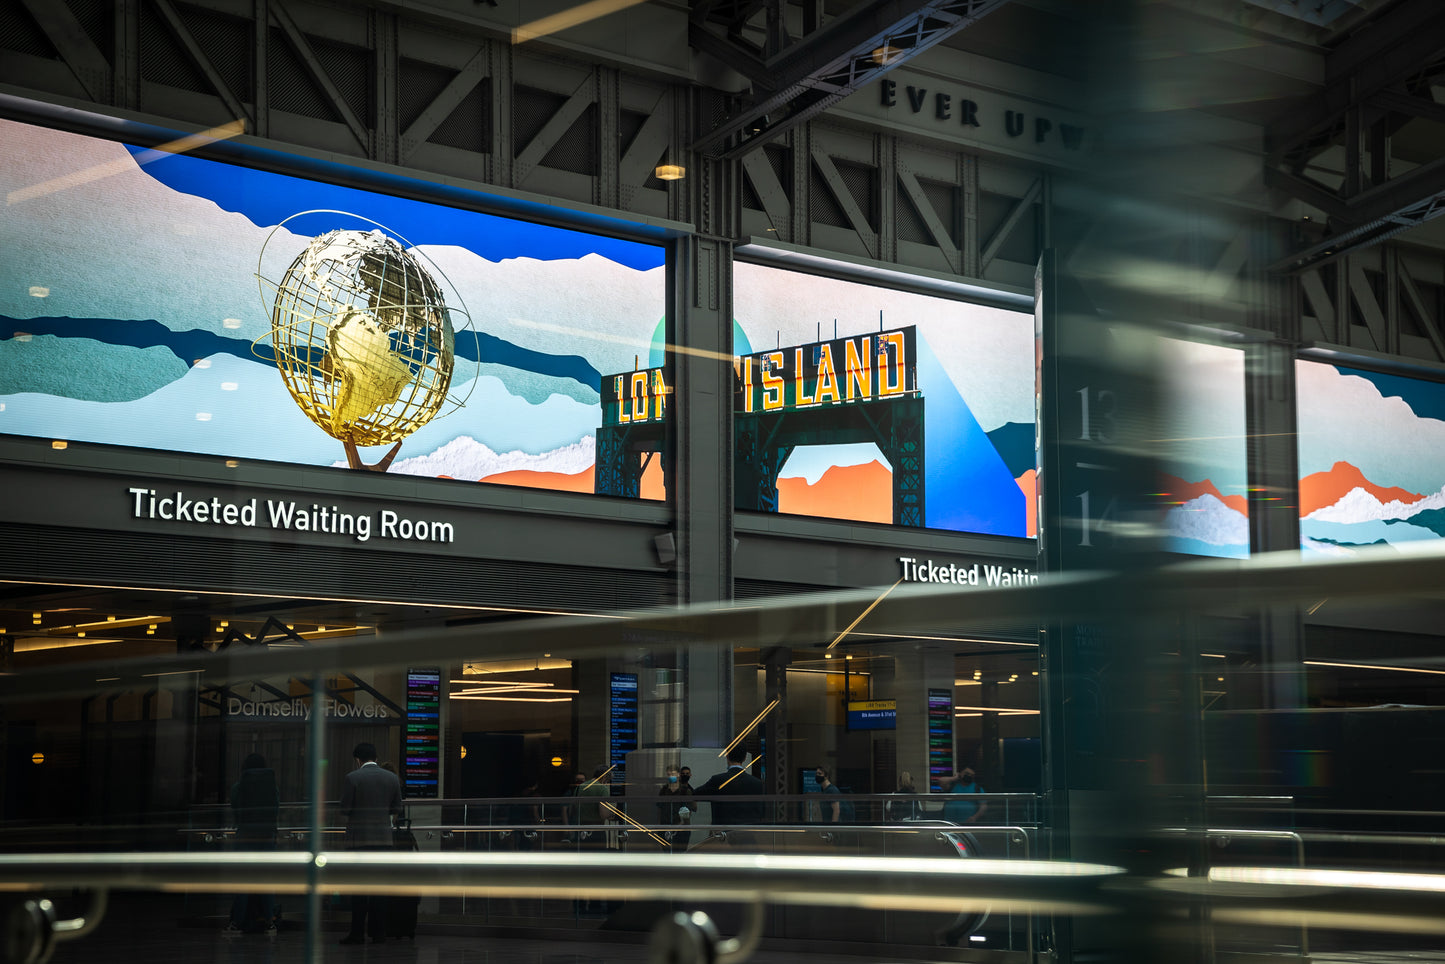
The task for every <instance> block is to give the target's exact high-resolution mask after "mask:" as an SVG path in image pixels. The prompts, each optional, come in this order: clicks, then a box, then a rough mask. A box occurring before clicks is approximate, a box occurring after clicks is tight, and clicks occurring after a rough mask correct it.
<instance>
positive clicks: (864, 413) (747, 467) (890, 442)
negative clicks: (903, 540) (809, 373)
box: [733, 397, 925, 527]
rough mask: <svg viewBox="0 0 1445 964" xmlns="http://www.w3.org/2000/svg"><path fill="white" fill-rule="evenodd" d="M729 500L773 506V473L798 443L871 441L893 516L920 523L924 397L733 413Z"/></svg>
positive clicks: (775, 481) (775, 490)
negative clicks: (889, 479) (882, 462)
mask: <svg viewBox="0 0 1445 964" xmlns="http://www.w3.org/2000/svg"><path fill="white" fill-rule="evenodd" d="M734 418H735V421H736V426H737V427H736V433H735V435H736V440H737V441H736V446H735V450H734V451H735V454H734V462H733V469H734V473H735V482H734V486H733V492H734V505H735V506H736V507H737V508H739V509H749V510H752V511H756V512H776V511H778V473H779V471H781V470H782V468H783V465H784V464H785V463H786V462H787V461H788V456H789V455H791V454H792V453H793V450H794V449H795V448H797V447H798V446H800V445H842V444H849V443H854V442H872V443H874V444H875V445H877V446H878V450H879V451H880V452H881V453H883V457H884V458H885V459H887V460H888V464H889V465H890V466H892V468H893V522H894V524H895V525H902V526H913V527H922V526H923V524H924V519H925V515H924V508H925V487H924V474H923V472H924V450H923V429H924V400H923V399H922V398H919V397H914V398H898V399H891V400H888V401H875V402H857V403H854V404H852V405H843V406H830V407H826V408H815V409H798V410H793V411H786V412H761V413H756V414H750V415H749V414H736V415H735V416H734Z"/></svg>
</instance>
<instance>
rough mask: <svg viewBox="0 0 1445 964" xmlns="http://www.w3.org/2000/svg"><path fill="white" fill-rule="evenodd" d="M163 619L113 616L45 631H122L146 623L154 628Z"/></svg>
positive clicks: (58, 632) (54, 627)
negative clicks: (99, 629) (117, 617)
mask: <svg viewBox="0 0 1445 964" xmlns="http://www.w3.org/2000/svg"><path fill="white" fill-rule="evenodd" d="M164 619H165V617H163V616H135V617H132V618H128V619H116V618H115V617H114V616H109V617H107V618H105V619H104V620H98V621H95V622H89V623H74V624H72V625H70V626H51V627H50V628H49V629H47V630H46V632H48V633H55V634H61V633H70V632H72V631H75V630H81V629H98V628H103V629H107V630H111V629H123V628H125V627H127V626H144V625H146V624H147V623H149V624H151V625H152V626H154V625H155V624H156V623H157V622H161V621H163V620H164ZM36 622H39V620H38V619H37V620H36Z"/></svg>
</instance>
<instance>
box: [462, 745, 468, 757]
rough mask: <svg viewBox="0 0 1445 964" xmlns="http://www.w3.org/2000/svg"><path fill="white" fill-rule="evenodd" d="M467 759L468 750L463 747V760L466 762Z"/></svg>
mask: <svg viewBox="0 0 1445 964" xmlns="http://www.w3.org/2000/svg"><path fill="white" fill-rule="evenodd" d="M466 758H467V748H466V747H462V759H463V760H465V759H466Z"/></svg>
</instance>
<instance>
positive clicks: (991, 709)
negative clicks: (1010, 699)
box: [953, 704, 1039, 716]
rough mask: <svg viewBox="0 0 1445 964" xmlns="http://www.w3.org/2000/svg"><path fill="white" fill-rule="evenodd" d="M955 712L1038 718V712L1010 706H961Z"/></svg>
mask: <svg viewBox="0 0 1445 964" xmlns="http://www.w3.org/2000/svg"><path fill="white" fill-rule="evenodd" d="M953 708H954V709H955V710H977V711H978V712H980V713H1002V714H1004V715H1005V716H1037V715H1038V712H1039V711H1038V710H1025V709H1017V708H1014V707H1009V706H959V705H956V704H955V705H954V707H953Z"/></svg>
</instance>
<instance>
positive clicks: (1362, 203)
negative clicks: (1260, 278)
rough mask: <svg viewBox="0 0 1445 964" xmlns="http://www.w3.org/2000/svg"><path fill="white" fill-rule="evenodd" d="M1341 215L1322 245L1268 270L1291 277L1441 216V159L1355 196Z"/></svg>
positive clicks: (1444, 208)
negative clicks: (1341, 219) (1340, 222)
mask: <svg viewBox="0 0 1445 964" xmlns="http://www.w3.org/2000/svg"><path fill="white" fill-rule="evenodd" d="M1345 213H1346V216H1347V217H1348V218H1349V221H1348V223H1347V224H1345V225H1343V226H1341V227H1338V228H1337V229H1336V230H1334V231H1333V233H1332V234H1331V235H1330V236H1329V237H1327V238H1325V239H1324V240H1323V241H1320V242H1318V243H1316V244H1313V245H1311V246H1310V247H1308V248H1306V249H1305V250H1303V251H1299V252H1296V253H1295V254H1292V255H1290V256H1289V257H1287V258H1282V259H1280V260H1279V261H1277V262H1275V263H1274V264H1273V265H1271V266H1270V267H1271V269H1272V270H1275V271H1290V272H1294V271H1301V270H1303V269H1305V268H1310V267H1314V266H1316V265H1320V264H1323V263H1325V262H1326V261H1333V260H1334V259H1336V258H1338V257H1340V256H1341V255H1344V254H1347V253H1349V252H1351V251H1357V250H1359V249H1360V248H1364V247H1368V246H1369V245H1372V244H1378V243H1379V242H1381V241H1384V240H1386V239H1388V238H1391V237H1394V236H1395V235H1397V234H1399V233H1400V232H1401V231H1405V230H1407V229H1409V228H1413V227H1416V226H1417V225H1421V224H1424V223H1425V222H1426V221H1431V220H1434V219H1435V218H1437V217H1440V216H1441V215H1442V214H1445V158H1438V159H1436V160H1434V161H1431V162H1430V163H1429V164H1426V165H1424V166H1422V167H1418V168H1416V169H1415V170H1413V171H1411V172H1410V173H1409V174H1406V175H1404V176H1402V177H1399V178H1396V179H1395V180H1394V181H1391V182H1389V183H1386V184H1382V185H1379V186H1377V187H1374V188H1371V189H1369V190H1366V191H1363V192H1361V193H1360V194H1358V195H1356V196H1355V197H1354V198H1353V199H1351V201H1350V202H1349V204H1348V206H1347V208H1346V212H1345Z"/></svg>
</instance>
